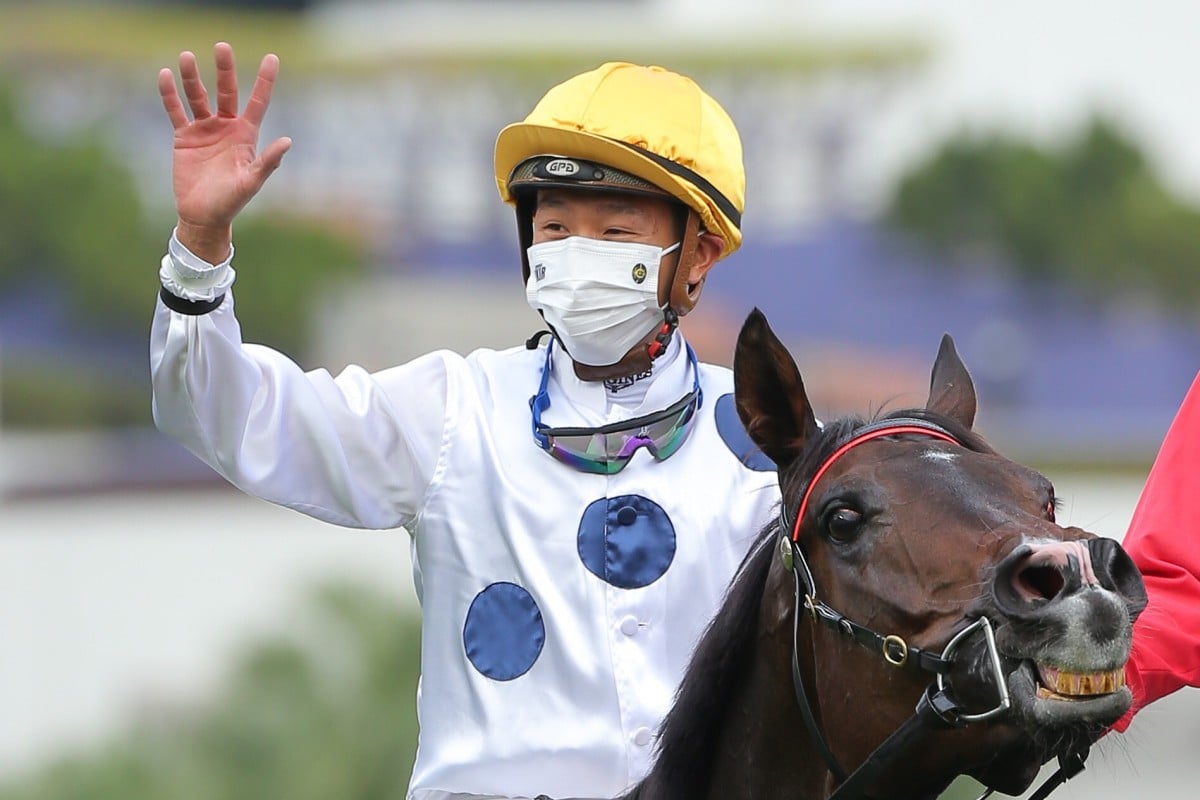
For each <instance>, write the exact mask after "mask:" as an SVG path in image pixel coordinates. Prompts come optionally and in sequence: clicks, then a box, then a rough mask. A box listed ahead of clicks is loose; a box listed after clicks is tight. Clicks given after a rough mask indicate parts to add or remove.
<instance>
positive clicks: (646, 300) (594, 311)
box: [525, 236, 681, 367]
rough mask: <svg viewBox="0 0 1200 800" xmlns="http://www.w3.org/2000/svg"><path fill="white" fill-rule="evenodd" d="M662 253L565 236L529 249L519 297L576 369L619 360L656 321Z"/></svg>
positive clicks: (654, 247)
mask: <svg viewBox="0 0 1200 800" xmlns="http://www.w3.org/2000/svg"><path fill="white" fill-rule="evenodd" d="M680 244H681V243H680V242H676V243H675V244H673V245H671V246H670V247H667V248H665V249H664V248H662V247H659V246H657V245H652V244H639V243H636V242H607V241H600V240H597V239H586V238H584V237H582V236H571V237H569V238H566V239H558V240H555V241H552V242H542V243H541V244H535V245H533V246H532V247H530V248H529V250H528V251H527V253H528V255H529V281H528V282H527V283H526V285H525V298H526V300H528V301H529V305H530V306H531V307H532V308H533V310H535V311H540V312H542V315H543V316H544V317H545V320H546V322H547V323H549V325H550V326H551V327H553V328H554V330H555V332H556V333H557V334H558V338H559V339H560V340H561V341H562V343H563V346H564V347H565V348H566V350H567V352H568V353H569V354H570V355H571V358H573V359H575V360H576V361H578V362H579V363H581V364H588V365H590V366H597V367H603V366H608V365H609V364H615V363H617V362H618V361H620V360H621V359H622V358H624V357H625V354H626V353H628V352H629V350H630V348H632V347H633V346H634V345H636V344H637V343H638V342H640V341H642V340H643V339H645V338H646V337H647V336H648V335H649V334H650V332H651V331H653V330H654V329H655V328H657V327H658V326H659V325H660V324H661V323H662V321H663V308H662V307H661V306H660V305H659V304H658V274H659V268H660V266H661V263H662V257H663V256H665V255H666V254H667V253H670V252H671V251H673V250H675V249H676V248H678V247H679V245H680Z"/></svg>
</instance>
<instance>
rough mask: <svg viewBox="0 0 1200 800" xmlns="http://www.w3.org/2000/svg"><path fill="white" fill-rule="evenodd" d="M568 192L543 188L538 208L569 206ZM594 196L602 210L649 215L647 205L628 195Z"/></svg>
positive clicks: (639, 215)
mask: <svg viewBox="0 0 1200 800" xmlns="http://www.w3.org/2000/svg"><path fill="white" fill-rule="evenodd" d="M567 197H568V196H567V194H566V193H565V192H562V191H555V190H553V189H549V190H543V191H542V192H540V193H539V194H538V200H537V204H538V208H539V209H540V208H564V207H566V206H567V204H568V203H567ZM592 197H594V198H596V199H597V201H598V202H597V205H598V206H599V208H600V210H602V211H605V212H608V213H611V214H630V215H634V216H638V217H645V216H647V213H646V209H645V207H644V206H643V205H642V204H641V203H638V202H637V201H636V200H634V199H633V198H630V197H629V196H627V195H623V194H616V193H609V192H597V193H595V194H594V195H592Z"/></svg>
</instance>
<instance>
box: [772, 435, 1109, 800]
mask: <svg viewBox="0 0 1200 800" xmlns="http://www.w3.org/2000/svg"><path fill="white" fill-rule="evenodd" d="M901 434H916V435H920V436H926V437H929V438H933V439H938V440H941V441H944V442H949V443H951V444H955V445H959V446H962V442H961V441H960V440H959V439H958V438H957V437H956V436H954V435H953V434H952V433H950V432H949V431H948V430H946V429H945V428H943V427H941V426H940V425H937V424H935V423H933V422H930V421H928V420H924V419H920V418H916V417H900V418H892V419H886V420H879V421H877V422H873V423H869V424H867V425H864V426H862V427H860V428H858V429H856V430H855V431H854V433H853V435H851V436H850V438H849V439H847V440H846V441H845V442H844V443H842V444H841V445H839V446H838V447H837V448H836V449H835V450H834V451H833V452H832V453H831V454H830V455H829V456H827V457H826V458H825V459H824V461H822V462H821V464H820V466H819V467H818V468H817V469H816V471H815V472H814V473H813V477H812V478H811V479H809V481H808V483H807V485H806V487H805V489H804V493H803V495H802V496H801V499H800V503H799V504H798V505H797V509H796V513H795V515H794V516H793V520H794V521H793V522H792V523H791V524H790V525H789V524H788V520H787V509H786V506H785V507H784V511H783V517H782V520H781V529H782V530H783V531H785V533H784V535H783V536H782V537H781V538H780V556H781V558H782V561H783V566H784V568H785V569H787V570H788V571H789V572H791V573H792V577H793V580H794V585H795V606H794V608H793V610H792V684H793V686H794V688H795V692H796V701H797V703H798V704H799V706H800V711H801V715H802V716H803V718H804V724H805V726H806V727H807V728H808V733H809V736H810V737H811V738H812V740H813V742H814V743H815V744H816V746H817V750H818V751H819V752H820V753H821V757H822V758H823V759H824V761H825V764H826V766H827V767H828V768H829V771H830V773H831V774H832V775H833V777H834V779H835V780H837V782H838V786H837V788H836V789H835V790H834V792H833V794H832V795H830V798H829V800H856V799H862V800H866V798H867V795H866V789H867V787H868V786H870V785H871V784H872V783H874V782H875V780H876V779H877V778H878V776H879V775H880V773H882V772H883V770H884V769H885V768H886V767H887V766H888V765H890V764H891V763H892V762H893V761H894V760H895V759H897V758H898V757H900V756H901V755H902V754H903V753H904V752H905V751H906V750H907V749H908V748H909V747H911V746H912V745H913V744H914V743H915V742H916V740H917V739H918V738H919V737H920V736H921V735H923V734H924V733H925V732H927V731H930V730H946V729H950V728H961V727H963V726H965V725H968V724H971V723H974V722H982V721H984V720H988V719H991V718H993V717H997V716H1000V715H1001V714H1005V713H1007V712H1008V710H1009V708H1011V706H1012V698H1011V696H1010V695H1009V690H1008V683H1007V681H1006V680H1005V678H1004V670H1003V667H1002V664H1001V661H1000V653H999V651H998V650H997V649H996V637H995V633H994V631H993V628H992V623H991V621H990V620H989V619H988V618H987V617H985V616H980V617H978V618H977V619H976V620H974V621H973V622H971V623H969V624H968V625H966V626H965V627H964V628H963V629H962V630H960V631H958V632H957V633H955V634H954V636H952V637H951V639H950V641H949V642H948V643H947V644H946V646H945V647H944V648H943V649H942V651H941V653H934V652H931V651H929V650H922V649H920V648H916V647H912V646H910V645H909V644H908V643H907V642H906V641H905V640H904V639H903V638H902V637H900V636H898V635H896V634H887V635H883V634H879V633H876V632H875V631H873V630H871V629H870V628H867V627H865V626H863V625H859V624H858V623H856V622H854V621H852V620H850V619H848V618H847V617H846V616H845V615H843V614H841V613H839V612H838V611H836V610H834V609H833V608H831V607H829V606H828V605H826V604H825V603H824V602H822V601H821V600H819V599H818V596H817V585H816V581H815V580H814V579H813V574H812V570H811V569H809V566H808V562H807V561H806V560H805V558H804V552H803V550H801V549H800V546H799V537H800V523H801V521H802V520H803V519H804V513H805V511H806V509H807V508H808V501H809V498H810V497H811V495H812V492H813V488H814V487H815V486H816V485H817V483H818V481H820V479H821V477H822V476H823V475H824V474H825V473H826V472H827V471H828V470H829V468H830V467H832V466H833V464H834V462H836V461H837V460H838V459H839V458H841V457H842V456H843V455H845V454H846V453H847V452H849V451H850V450H852V449H854V448H855V447H857V446H858V445H860V444H863V443H865V442H869V441H872V440H874V439H879V438H882V437H885V436H898V435H901ZM787 531H790V535H788V534H787V533H786V532H787ZM801 608H803V609H804V610H805V611H807V612H808V613H807V615H805V614H802V613H801ZM803 616H808V617H810V618H811V619H812V620H813V622H814V623H817V622H819V623H822V624H824V625H826V626H828V627H830V628H832V629H833V630H835V631H837V632H838V633H839V634H841V635H844V636H848V637H850V638H851V639H852V640H853V641H855V642H857V643H858V644H860V645H862V646H864V647H866V648H868V649H869V650H872V651H874V652H875V653H877V654H880V655H882V656H883V659H884V660H885V661H886V662H887V663H888V664H890V665H891V666H893V667H896V668H897V669H907V670H909V671H912V672H917V673H921V672H928V673H930V674H932V675H933V676H934V680H933V681H932V682H931V683H930V684H929V686H928V687H927V688H926V689H925V691H924V692H923V693H922V695H921V698H920V700H918V701H917V707H916V710H915V711H914V712H913V714H912V716H910V717H909V718H908V719H907V720H905V721H904V722H903V723H901V725H900V726H899V727H898V728H897V729H896V730H895V731H894V732H893V733H892V734H891V735H890V736H888V738H887V739H885V740H884V741H883V742H882V743H881V744H880V745H879V746H878V747H877V748H875V750H874V751H873V752H872V753H871V754H870V755H869V756H867V758H866V760H865V761H863V763H862V764H860V765H859V766H858V768H857V769H855V770H854V772H853V773H851V774H849V775H848V774H847V773H846V771H845V770H843V769H842V767H841V765H840V764H838V762H837V759H836V758H834V755H833V752H832V751H831V750H830V749H829V744H828V742H826V741H825V736H824V735H823V734H822V732H821V728H820V725H818V724H817V719H816V715H815V714H814V713H813V706H812V702H811V701H810V700H809V697H808V693H807V691H806V689H805V688H804V680H803V677H802V676H801V674H800V659H799V634H800V620H801V618H802V617H803ZM980 631H982V633H983V637H984V641H985V643H986V645H987V651H988V665H989V667H990V669H991V673H992V677H993V678H994V681H995V687H996V704H995V706H993V707H992V708H991V709H989V710H987V711H982V712H976V713H967V712H966V710H965V709H964V708H963V707H962V706H961V705H959V704H958V702H957V701H956V700H955V699H954V697H953V695H952V693H951V691H950V687H949V686H948V685H947V677H946V676H947V675H948V674H949V672H950V669H951V667H952V666H953V664H954V656H955V654H956V653H957V651H958V648H959V647H960V646H961V645H962V643H963V642H965V641H966V640H967V639H968V638H969V637H971V636H972V635H974V634H975V633H977V632H980ZM1087 754H1088V751H1087V748H1086V747H1085V748H1084V749H1083V750H1082V752H1079V751H1076V750H1070V751H1067V752H1065V753H1063V754H1060V755H1059V757H1058V761H1059V769H1058V771H1057V772H1055V773H1054V774H1053V775H1051V776H1050V777H1049V778H1047V779H1046V781H1045V782H1044V783H1043V784H1042V786H1040V787H1039V788H1038V790H1037V791H1036V792H1035V793H1034V794H1033V795H1031V796H1030V798H1029V800H1043V798H1045V797H1046V796H1047V795H1048V794H1050V792H1052V791H1053V790H1054V789H1056V788H1058V786H1059V785H1061V784H1062V783H1063V782H1065V781H1066V780H1068V779H1069V778H1071V777H1074V776H1075V775H1077V774H1078V773H1079V772H1080V771H1082V770H1083V762H1084V760H1085V759H1086V758H1087ZM992 792H993V790H992V789H990V788H989V789H987V790H986V791H985V792H984V793H983V794H982V795H981V796H980V797H979V800H983V799H984V798H986V797H987V796H988V795H990V794H992Z"/></svg>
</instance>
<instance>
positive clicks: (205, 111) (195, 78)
mask: <svg viewBox="0 0 1200 800" xmlns="http://www.w3.org/2000/svg"><path fill="white" fill-rule="evenodd" d="M179 77H180V78H181V79H182V81H183V93H184V95H185V96H187V100H188V105H189V106H191V108H192V117H193V118H194V119H205V118H206V117H211V116H212V112H211V111H209V108H208V91H207V90H206V89H205V88H204V83H203V82H202V81H201V80H200V68H199V66H197V64H196V54H195V53H192V52H191V51H190V50H184V51H183V52H182V53H180V54H179Z"/></svg>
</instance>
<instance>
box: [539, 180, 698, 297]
mask: <svg viewBox="0 0 1200 800" xmlns="http://www.w3.org/2000/svg"><path fill="white" fill-rule="evenodd" d="M678 208H679V206H678V204H676V203H673V202H671V201H669V200H667V199H665V198H659V197H650V196H648V195H642V194H626V193H622V192H609V191H587V190H579V189H541V190H539V191H538V193H537V210H535V211H534V213H533V244H541V243H542V242H551V241H554V240H556V239H566V238H567V237H569V236H582V237H584V238H586V239H597V240H600V241H610V242H637V243H639V244H653V245H658V246H659V247H663V248H666V247H670V246H671V245H673V244H675V243H676V242H678V241H679V239H680V237H681V236H682V228H681V225H680V221H679V215H678ZM678 260H679V251H678V250H675V251H672V252H671V253H669V254H667V255H666V256H665V257H664V258H663V263H662V266H661V267H660V269H659V275H658V299H659V303H660V304H663V305H665V304H666V302H667V298H668V296H669V293H670V286H671V280H672V278H673V277H674V275H675V265H676V263H677V262H678Z"/></svg>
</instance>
